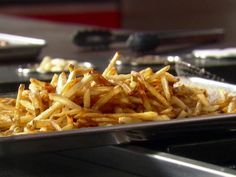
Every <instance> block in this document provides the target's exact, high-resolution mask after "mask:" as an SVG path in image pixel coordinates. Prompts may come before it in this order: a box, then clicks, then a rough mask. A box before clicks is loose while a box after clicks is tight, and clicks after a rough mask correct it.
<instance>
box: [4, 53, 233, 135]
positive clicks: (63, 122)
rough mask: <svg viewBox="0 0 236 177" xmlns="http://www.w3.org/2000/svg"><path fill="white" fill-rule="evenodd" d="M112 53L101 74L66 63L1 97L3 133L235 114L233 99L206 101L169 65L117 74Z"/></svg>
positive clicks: (205, 98)
mask: <svg viewBox="0 0 236 177" xmlns="http://www.w3.org/2000/svg"><path fill="white" fill-rule="evenodd" d="M118 58H119V54H118V53H116V54H115V55H114V57H113V58H112V59H111V61H110V63H109V65H108V66H107V68H106V69H105V70H104V72H103V73H99V72H97V71H95V70H94V69H81V68H75V67H73V66H72V65H71V66H70V67H69V71H70V72H69V73H68V74H66V73H64V72H62V73H61V74H59V75H58V74H54V76H53V77H52V80H51V82H42V81H39V80H37V79H33V78H32V79H30V85H29V88H28V89H27V88H25V85H23V84H22V85H20V86H19V89H18V93H17V97H16V99H13V98H1V99H0V133H1V135H2V136H8V135H20V134H28V133H38V132H50V131H62V130H71V129H78V128H83V127H95V126H111V125H117V124H130V123H138V122H146V121H159V120H170V119H179V118H187V117H193V116H202V115H209V114H221V113H234V112H236V99H235V97H233V96H229V94H227V93H222V94H221V95H222V96H221V97H220V98H219V99H216V100H215V101H214V102H210V101H209V99H208V95H207V92H206V90H205V89H199V88H192V87H189V86H185V85H178V86H176V83H177V82H178V78H177V77H174V76H173V75H171V74H170V73H169V72H168V70H169V68H170V66H165V67H164V68H162V69H160V70H158V71H156V72H154V71H153V70H152V69H151V68H146V69H144V70H141V71H139V72H135V71H132V72H131V73H129V74H118V72H117V70H116V61H117V60H118Z"/></svg>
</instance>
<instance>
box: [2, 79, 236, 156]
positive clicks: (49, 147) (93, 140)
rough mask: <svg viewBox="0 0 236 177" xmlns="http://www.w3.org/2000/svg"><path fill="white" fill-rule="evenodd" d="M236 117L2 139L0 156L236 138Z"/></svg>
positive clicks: (218, 85) (212, 83)
mask: <svg viewBox="0 0 236 177" xmlns="http://www.w3.org/2000/svg"><path fill="white" fill-rule="evenodd" d="M191 80H192V81H191ZM189 81H191V82H192V83H193V84H194V82H195V84H197V85H199V84H201V83H202V84H203V85H204V84H208V86H209V84H210V86H211V87H212V90H213V88H225V89H228V90H230V91H232V92H235V91H236V86H235V85H231V84H226V83H221V82H217V81H210V80H206V79H201V78H189ZM235 128H236V114H224V115H217V116H205V117H194V118H188V119H179V120H177V119H175V120H169V121H158V122H145V123H137V124H127V125H117V126H110V127H94V128H81V129H76V130H70V131H62V132H50V133H41V134H29V135H18V136H9V137H0V156H4V155H14V154H21V153H32V152H41V151H57V150H65V149H74V148H88V147H96V146H105V145H118V144H124V143H131V142H140V141H141V142H143V141H148V140H149V141H150V140H157V139H159V140H163V139H168V140H171V139H176V138H181V137H183V135H184V136H185V138H186V137H187V136H188V137H190V138H193V135H197V136H207V137H208V138H209V137H211V136H221V135H225V134H227V135H228V136H234V135H235V134H236V131H235Z"/></svg>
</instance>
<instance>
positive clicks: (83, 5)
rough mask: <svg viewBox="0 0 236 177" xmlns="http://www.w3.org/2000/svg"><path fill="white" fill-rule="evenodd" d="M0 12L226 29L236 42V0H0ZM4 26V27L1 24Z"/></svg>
mask: <svg viewBox="0 0 236 177" xmlns="http://www.w3.org/2000/svg"><path fill="white" fill-rule="evenodd" d="M0 3H1V6H0V13H1V14H11V15H16V16H24V17H27V18H36V19H42V20H49V21H57V22H66V23H79V24H87V25H94V26H101V27H109V28H116V29H135V30H173V29H191V30H192V29H205V28H216V27H220V28H224V29H225V31H226V40H227V41H228V42H230V43H235V42H236V33H235V31H236V24H234V19H235V17H236V10H235V9H236V1H234V0H214V1H213V0H194V1H189V0H178V1H173V0H146V1H143V0H99V1H95V0H51V1H46V0H0ZM1 25H2V24H1Z"/></svg>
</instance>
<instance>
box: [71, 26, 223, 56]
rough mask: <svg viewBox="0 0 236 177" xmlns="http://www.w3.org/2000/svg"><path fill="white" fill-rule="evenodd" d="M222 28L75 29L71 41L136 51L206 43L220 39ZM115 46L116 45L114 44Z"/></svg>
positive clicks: (91, 46)
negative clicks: (174, 29) (147, 30)
mask: <svg viewBox="0 0 236 177" xmlns="http://www.w3.org/2000/svg"><path fill="white" fill-rule="evenodd" d="M223 37H224V30H223V29H208V30H192V31H165V32H153V31H152V32H130V31H111V30H107V29H82V30H79V31H77V33H76V34H75V36H74V38H73V42H74V43H75V44H76V45H77V46H79V47H80V48H83V49H101V48H109V47H111V46H114V45H115V44H118V43H119V44H121V45H119V46H122V47H123V48H129V49H132V50H133V51H137V52H148V51H152V50H155V49H156V48H157V47H158V46H163V45H181V44H182V45H183V44H194V45H195V44H208V43H212V42H218V41H221V40H222V39H223ZM116 48H117V46H116Z"/></svg>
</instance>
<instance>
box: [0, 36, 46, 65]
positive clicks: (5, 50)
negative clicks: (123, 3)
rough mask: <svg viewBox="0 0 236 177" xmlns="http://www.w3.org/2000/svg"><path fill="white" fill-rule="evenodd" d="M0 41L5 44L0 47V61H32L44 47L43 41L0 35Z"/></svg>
mask: <svg viewBox="0 0 236 177" xmlns="http://www.w3.org/2000/svg"><path fill="white" fill-rule="evenodd" d="M0 41H5V42H6V43H7V44H6V45H4V46H0V61H6V60H8V61H9V60H18V61H19V60H34V59H36V58H37V56H38V55H39V53H40V52H41V49H42V48H43V47H44V46H45V45H46V41H45V40H43V39H36V38H30V37H24V36H17V35H11V34H4V33H0Z"/></svg>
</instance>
